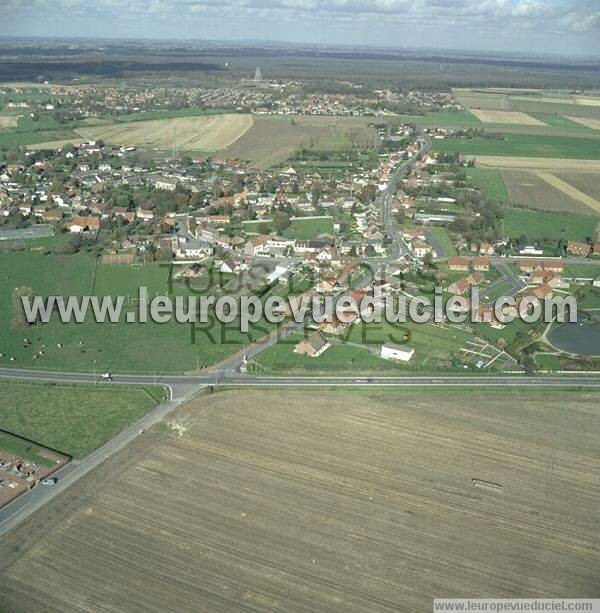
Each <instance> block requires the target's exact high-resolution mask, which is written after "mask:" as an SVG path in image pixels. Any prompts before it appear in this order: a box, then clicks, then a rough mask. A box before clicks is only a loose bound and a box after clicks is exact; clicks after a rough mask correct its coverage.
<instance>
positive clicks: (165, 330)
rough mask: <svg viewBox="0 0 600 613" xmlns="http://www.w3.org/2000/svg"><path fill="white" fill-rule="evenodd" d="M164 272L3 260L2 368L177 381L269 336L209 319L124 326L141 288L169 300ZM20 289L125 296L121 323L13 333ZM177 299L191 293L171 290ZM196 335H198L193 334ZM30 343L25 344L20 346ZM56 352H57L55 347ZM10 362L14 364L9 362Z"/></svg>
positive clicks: (54, 260)
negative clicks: (16, 294) (137, 375)
mask: <svg viewBox="0 0 600 613" xmlns="http://www.w3.org/2000/svg"><path fill="white" fill-rule="evenodd" d="M168 275H169V268H168V267H161V266H159V265H150V266H144V267H125V266H110V265H102V264H98V263H97V261H96V259H95V258H94V257H92V256H91V255H90V254H86V253H84V254H78V255H74V256H56V255H48V256H45V255H42V254H41V253H39V252H36V251H23V252H11V253H0V278H2V279H3V283H2V285H1V286H0V308H1V309H2V312H3V313H6V314H7V316H6V317H4V318H3V319H2V320H1V321H0V339H1V340H0V353H3V354H5V357H4V358H0V365H2V366H9V365H10V366H14V367H17V368H29V369H32V368H33V369H38V370H66V371H79V372H92V370H93V369H94V367H95V368H96V370H97V372H105V371H110V372H139V373H147V374H153V373H156V374H158V375H160V374H161V373H162V374H167V373H170V374H175V373H181V372H184V371H191V370H195V368H196V367H197V366H198V367H200V368H202V367H207V366H212V365H214V364H215V363H216V362H219V361H221V360H223V359H224V358H226V357H228V356H230V355H232V354H233V353H235V352H237V351H239V350H240V349H241V348H242V347H243V346H244V345H246V344H248V343H249V342H251V340H252V339H256V338H260V337H262V336H264V334H265V333H266V332H267V331H268V329H269V327H268V324H265V326H264V327H263V325H262V324H257V325H256V326H251V332H250V333H249V334H248V335H246V334H242V333H241V332H240V331H239V322H237V321H234V322H232V323H231V324H221V323H220V322H218V321H216V320H214V321H212V320H211V321H209V322H207V323H206V324H198V325H197V326H196V327H195V328H194V329H192V325H191V324H181V323H178V322H177V321H175V320H174V319H173V320H171V321H170V322H169V323H166V324H158V323H154V322H152V321H149V322H148V323H140V322H136V323H128V322H127V321H126V315H127V313H128V312H136V297H137V295H138V289H139V287H140V286H146V287H147V288H148V292H149V296H150V297H151V298H153V297H154V296H155V295H157V294H160V295H166V294H167V282H168ZM17 286H26V287H31V288H32V289H33V290H34V292H35V293H36V294H39V295H42V296H49V295H58V296H70V295H74V296H84V295H98V296H100V297H103V296H104V295H107V296H116V295H122V296H124V297H125V305H124V310H123V312H122V313H121V318H120V321H119V322H118V323H109V322H108V321H107V322H105V323H102V324H99V323H96V322H95V321H94V318H93V316H92V315H91V314H90V313H88V316H87V317H86V319H85V321H84V322H83V323H80V324H78V323H75V322H71V323H68V324H63V323H61V322H60V320H59V318H58V316H57V315H53V316H52V318H51V320H50V322H49V323H47V324H39V325H37V326H30V327H28V328H25V329H13V328H12V327H11V314H12V311H13V308H12V292H13V288H15V287H17ZM175 292H176V293H180V294H182V295H186V296H189V295H190V294H191V293H192V291H191V290H188V289H186V288H185V287H176V288H175ZM194 331H195V332H194ZM25 338H27V339H28V340H29V341H31V342H30V343H25V342H24V339H25ZM59 345H60V346H59ZM40 352H41V353H40ZM11 357H14V358H15V360H14V362H13V361H9V360H10V358H11Z"/></svg>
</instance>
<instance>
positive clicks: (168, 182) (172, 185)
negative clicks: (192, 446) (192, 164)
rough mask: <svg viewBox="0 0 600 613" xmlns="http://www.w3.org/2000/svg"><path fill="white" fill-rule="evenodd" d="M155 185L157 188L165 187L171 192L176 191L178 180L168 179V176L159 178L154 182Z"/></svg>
mask: <svg viewBox="0 0 600 613" xmlns="http://www.w3.org/2000/svg"><path fill="white" fill-rule="evenodd" d="M154 187H155V188H156V189H165V190H168V191H170V192H174V191H175V189H176V188H177V181H175V180H174V179H168V178H164V179H157V180H156V182H155V183H154Z"/></svg>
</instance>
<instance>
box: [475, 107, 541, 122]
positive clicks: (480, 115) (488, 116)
mask: <svg viewBox="0 0 600 613" xmlns="http://www.w3.org/2000/svg"><path fill="white" fill-rule="evenodd" d="M471 113H473V115H475V117H477V119H479V121H482V122H484V123H498V124H501V123H506V124H516V125H522V126H545V125H546V124H545V123H544V122H543V121H540V120H539V119H536V118H535V117H531V115H526V114H525V113H519V112H518V111H490V110H482V109H473V110H471Z"/></svg>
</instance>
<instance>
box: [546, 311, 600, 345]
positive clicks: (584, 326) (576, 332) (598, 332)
mask: <svg viewBox="0 0 600 613" xmlns="http://www.w3.org/2000/svg"><path fill="white" fill-rule="evenodd" d="M594 317H595V318H598V317H600V312H599V311H595V314H594ZM548 340H549V341H550V343H552V345H554V346H555V347H556V348H557V349H561V350H562V351H567V352H569V353H578V354H579V353H581V354H586V355H593V356H597V355H600V323H597V320H596V323H594V322H590V321H589V320H587V319H584V318H583V317H581V316H580V318H579V322H578V323H576V324H569V323H564V324H560V325H558V326H555V327H554V328H552V330H551V331H550V334H548Z"/></svg>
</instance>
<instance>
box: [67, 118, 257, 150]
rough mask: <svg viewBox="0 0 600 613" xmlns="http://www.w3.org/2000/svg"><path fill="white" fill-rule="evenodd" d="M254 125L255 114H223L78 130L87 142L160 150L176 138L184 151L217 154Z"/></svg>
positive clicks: (168, 145) (167, 146) (134, 122)
mask: <svg viewBox="0 0 600 613" xmlns="http://www.w3.org/2000/svg"><path fill="white" fill-rule="evenodd" d="M252 123H253V120H252V115H241V114H227V115H226V114H223V115H205V116H200V117H176V118H172V119H158V120H150V121H130V122H123V123H115V124H109V125H99V126H91V127H89V128H77V130H76V131H77V133H78V134H79V135H80V136H81V137H82V138H84V139H86V140H103V141H105V142H107V143H113V144H117V145H136V146H139V147H155V148H157V149H169V148H171V147H172V146H173V136H175V139H176V142H177V147H178V148H179V149H181V150H183V151H216V150H218V149H223V148H225V147H228V146H229V145H231V144H232V143H234V142H235V141H236V140H237V139H238V138H240V136H242V135H243V134H244V133H245V132H247V131H248V130H249V129H250V128H251V127H252Z"/></svg>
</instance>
